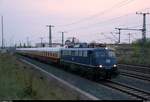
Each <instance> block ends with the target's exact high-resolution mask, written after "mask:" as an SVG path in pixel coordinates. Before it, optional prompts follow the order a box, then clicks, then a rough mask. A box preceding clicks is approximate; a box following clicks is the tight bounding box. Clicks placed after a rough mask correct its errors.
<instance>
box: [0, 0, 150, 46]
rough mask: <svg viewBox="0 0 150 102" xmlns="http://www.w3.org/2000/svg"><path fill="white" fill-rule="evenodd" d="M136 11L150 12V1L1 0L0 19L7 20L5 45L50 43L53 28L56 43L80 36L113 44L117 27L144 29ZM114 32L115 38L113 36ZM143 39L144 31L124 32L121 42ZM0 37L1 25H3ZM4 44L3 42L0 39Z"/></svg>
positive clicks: (149, 34) (149, 18)
mask: <svg viewBox="0 0 150 102" xmlns="http://www.w3.org/2000/svg"><path fill="white" fill-rule="evenodd" d="M136 11H139V12H140V11H141V12H150V0H0V16H3V17H4V35H5V36H4V38H5V44H6V45H14V44H15V43H19V42H22V43H25V42H26V38H27V37H29V40H30V41H31V43H32V44H34V43H37V42H40V37H44V41H48V28H47V27H46V25H49V24H51V25H54V26H55V27H54V28H52V38H53V42H61V34H60V33H59V32H60V31H66V32H67V33H66V34H65V39H66V38H68V37H73V36H74V37H77V38H78V39H79V40H80V41H82V42H91V41H96V42H101V43H114V40H117V39H115V37H114V36H116V37H118V35H117V34H115V33H116V32H117V30H115V28H116V27H123V28H127V27H128V28H141V27H142V23H143V22H142V19H143V16H142V15H136ZM146 20H147V37H150V15H147V19H146ZM110 32H113V33H114V36H113V35H112V34H111V33H110ZM129 32H130V33H132V35H131V40H132V41H133V40H135V39H137V38H141V36H142V35H141V32H137V31H122V33H121V42H122V43H123V42H128V33H129ZM0 38H1V25H0ZM0 45H1V39H0Z"/></svg>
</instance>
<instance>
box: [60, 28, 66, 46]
mask: <svg viewBox="0 0 150 102" xmlns="http://www.w3.org/2000/svg"><path fill="white" fill-rule="evenodd" d="M64 33H67V32H65V31H63V32H61V34H62V40H61V41H62V47H63V46H64Z"/></svg>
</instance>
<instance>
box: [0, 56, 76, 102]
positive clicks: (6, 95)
mask: <svg viewBox="0 0 150 102" xmlns="http://www.w3.org/2000/svg"><path fill="white" fill-rule="evenodd" d="M13 99H15V100H24V99H25V100H26V99H30V100H32V99H49V100H65V99H75V100H77V99H79V98H78V96H77V95H76V94H75V93H73V92H70V91H67V90H65V89H63V88H62V87H61V86H58V85H57V84H56V83H55V82H53V81H50V80H49V81H48V79H47V78H45V77H43V76H42V75H41V74H40V73H38V72H37V71H35V70H33V69H32V68H31V67H30V66H28V65H26V64H23V63H22V62H19V61H18V60H17V58H16V57H15V56H12V55H9V54H0V100H13Z"/></svg>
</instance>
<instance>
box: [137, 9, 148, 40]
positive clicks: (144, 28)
mask: <svg viewBox="0 0 150 102" xmlns="http://www.w3.org/2000/svg"><path fill="white" fill-rule="evenodd" d="M136 14H139V15H143V29H142V41H143V43H145V42H146V15H148V14H150V13H148V12H147V13H142V12H139V13H138V12H136Z"/></svg>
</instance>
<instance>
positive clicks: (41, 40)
mask: <svg viewBox="0 0 150 102" xmlns="http://www.w3.org/2000/svg"><path fill="white" fill-rule="evenodd" d="M40 39H41V46H42V47H43V37H40Z"/></svg>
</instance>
